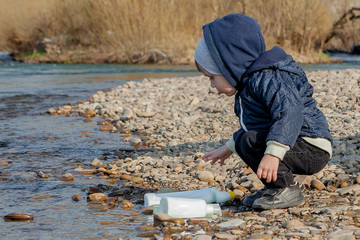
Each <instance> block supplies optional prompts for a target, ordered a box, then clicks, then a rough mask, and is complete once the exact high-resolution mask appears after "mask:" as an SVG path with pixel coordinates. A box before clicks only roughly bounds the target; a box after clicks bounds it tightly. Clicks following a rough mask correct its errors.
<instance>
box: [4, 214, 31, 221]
mask: <svg viewBox="0 0 360 240" xmlns="http://www.w3.org/2000/svg"><path fill="white" fill-rule="evenodd" d="M4 220H5V221H7V222H10V221H25V222H26V221H32V220H34V217H33V216H32V215H31V214H27V213H10V214H8V215H6V216H5V217H4Z"/></svg>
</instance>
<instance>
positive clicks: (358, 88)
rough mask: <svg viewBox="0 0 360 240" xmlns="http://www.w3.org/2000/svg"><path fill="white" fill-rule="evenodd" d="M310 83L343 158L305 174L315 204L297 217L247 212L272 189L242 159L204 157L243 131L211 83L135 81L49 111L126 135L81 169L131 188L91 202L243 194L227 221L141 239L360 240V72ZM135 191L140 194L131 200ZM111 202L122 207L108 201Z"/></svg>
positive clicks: (194, 223)
mask: <svg viewBox="0 0 360 240" xmlns="http://www.w3.org/2000/svg"><path fill="white" fill-rule="evenodd" d="M307 75H308V79H309V82H311V84H312V85H313V86H314V97H315V99H316V100H317V101H318V104H319V107H320V108H321V109H322V111H323V112H324V114H325V115H326V116H327V118H328V121H329V124H330V129H331V132H332V134H333V137H334V153H333V157H332V159H331V161H330V162H329V164H328V166H326V168H325V169H324V170H322V171H321V172H319V173H317V174H315V175H313V176H297V180H298V181H299V182H300V183H302V184H304V186H305V190H304V195H305V196H306V199H307V201H306V203H305V204H303V205H302V206H298V207H295V208H290V209H277V210H268V211H260V212H259V211H253V210H252V209H247V208H246V207H244V206H243V205H242V204H241V201H240V199H241V198H242V197H244V196H246V195H249V194H251V193H253V192H255V191H257V190H259V189H260V188H262V187H263V185H262V183H261V182H260V181H259V180H258V179H257V177H256V175H255V174H254V173H253V172H252V171H251V169H250V168H248V167H247V166H246V165H245V164H244V163H243V162H242V161H241V160H240V159H239V157H238V156H235V154H233V155H232V156H231V157H230V158H229V159H228V160H226V161H225V165H224V166H222V167H220V166H219V165H218V164H216V165H213V166H212V165H210V163H208V162H204V161H203V160H202V159H201V156H202V155H203V154H204V153H206V152H208V151H211V150H213V149H214V148H216V147H219V146H221V145H222V144H224V143H225V142H226V141H227V140H228V139H229V138H230V137H231V136H232V133H233V132H234V131H235V130H237V129H238V127H239V123H238V119H237V117H236V116H235V115H234V113H233V98H228V97H226V96H223V95H218V94H217V93H216V92H215V91H214V90H213V89H210V88H209V80H207V79H206V78H205V77H188V78H170V79H144V80H142V81H132V82H128V83H126V84H125V85H121V86H118V87H116V88H113V89H111V90H109V91H107V92H102V91H101V92H97V93H96V94H94V95H93V96H92V97H91V98H90V99H89V100H87V101H86V102H79V103H78V104H77V105H66V106H61V107H58V108H56V109H55V108H54V109H49V111H48V113H49V114H52V115H59V114H65V115H74V116H82V117H83V120H84V121H99V130H101V131H109V132H111V133H113V134H118V135H119V141H123V142H128V143H129V145H128V147H126V148H124V149H121V150H119V151H117V152H109V153H108V154H106V155H104V156H98V157H97V158H96V159H94V160H92V161H89V162H88V163H84V165H83V166H80V167H77V168H76V169H75V171H78V172H83V173H88V174H97V175H98V176H99V177H100V178H105V179H109V186H114V185H115V186H118V185H119V184H118V183H119V182H121V183H122V184H124V183H125V185H126V187H124V188H116V190H114V188H113V187H104V186H102V187H98V188H91V189H90V191H89V196H90V195H92V194H98V193H100V195H101V197H100V196H99V197H98V196H94V195H93V196H92V199H95V200H94V201H100V202H102V204H101V206H103V207H105V208H108V207H109V206H112V207H113V206H114V204H118V203H119V202H121V203H122V204H123V207H124V205H126V207H132V206H133V205H132V204H135V205H137V204H142V201H141V200H142V199H141V198H142V196H143V194H144V193H145V192H150V191H157V190H159V189H165V188H172V189H176V190H192V189H201V188H205V187H212V188H218V189H220V190H223V191H226V190H232V191H234V192H235V193H236V195H237V198H236V199H235V200H234V201H233V202H231V203H227V204H224V205H223V206H222V210H223V217H222V218H219V219H213V220H210V221H207V220H205V221H204V220H198V219H184V220H185V221H184V220H181V219H163V218H161V216H159V217H160V219H159V221H160V222H155V224H154V225H152V224H151V225H148V224H145V225H144V226H143V227H140V228H139V229H138V230H139V237H143V238H149V239H164V238H165V239H180V238H181V236H182V239H246V238H247V239H308V238H309V239H310V238H311V239H360V171H359V168H358V165H359V162H360V134H359V127H360V121H359V120H358V119H359V117H360V111H359V110H360V104H359V103H360V80H359V79H360V71H359V70H344V71H318V72H308V73H307ZM84 134H86V133H84ZM114 183H115V184H114ZM122 186H123V185H122ZM128 188H133V189H134V188H136V189H140V190H138V194H135V195H130V194H128V192H129V190H128ZM109 189H112V190H109ZM106 197H108V198H109V197H112V198H111V199H112V200H110V201H108V202H107V203H104V202H106V201H107V200H106ZM113 197H115V199H114V198H113ZM74 199H76V197H75V196H74ZM89 199H90V197H89ZM79 200H81V198H79V199H78V201H79ZM90 200H91V199H90ZM139 214H144V213H143V212H142V213H139Z"/></svg>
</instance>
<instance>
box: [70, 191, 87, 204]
mask: <svg viewBox="0 0 360 240" xmlns="http://www.w3.org/2000/svg"><path fill="white" fill-rule="evenodd" d="M83 198H84V197H83V196H82V195H81V194H80V193H77V194H75V195H74V196H72V197H71V199H72V200H73V201H74V202H78V201H80V200H81V199H83Z"/></svg>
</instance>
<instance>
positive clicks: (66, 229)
mask: <svg viewBox="0 0 360 240" xmlns="http://www.w3.org/2000/svg"><path fill="white" fill-rule="evenodd" d="M304 68H305V70H307V71H316V70H336V69H348V68H357V69H359V68H360V67H359V65H358V64H354V63H346V64H323V65H308V66H304ZM189 76H199V73H197V71H196V70H195V68H194V67H193V66H180V67H174V66H139V65H137V66H124V65H53V64H18V63H13V62H7V63H4V64H1V65H0V126H1V132H0V149H1V153H0V162H1V165H0V169H1V172H0V178H1V180H2V181H1V182H0V189H1V191H2V193H3V194H2V195H1V196H0V198H1V203H2V204H1V206H0V213H1V216H5V215H6V214H9V213H12V212H24V213H28V214H31V215H33V216H34V217H35V219H34V220H33V221H32V222H5V221H0V227H1V229H2V230H1V232H0V238H1V239H99V238H106V239H117V238H116V237H136V236H137V235H138V233H139V232H138V231H137V230H136V228H137V227H139V226H141V225H143V224H144V223H146V222H151V221H152V219H151V217H150V218H149V217H147V216H143V215H141V214H139V215H136V213H138V212H141V210H142V209H141V205H140V204H135V208H132V209H123V208H121V207H116V208H114V209H111V210H108V211H103V210H100V211H99V209H98V208H93V207H92V206H91V205H90V204H89V203H88V202H87V201H84V200H83V201H79V202H75V201H73V200H72V198H71V197H72V196H73V195H75V194H81V195H83V196H84V197H85V198H86V195H87V192H88V190H89V187H90V186H98V185H99V184H104V185H108V180H106V179H101V178H98V177H97V176H96V175H94V176H89V175H79V174H78V175H76V173H74V172H73V169H74V168H76V167H77V166H83V165H89V163H90V162H91V161H92V160H93V159H94V158H100V157H102V156H103V155H104V154H106V153H109V152H113V151H118V150H120V149H125V148H126V147H127V146H128V144H129V143H127V142H123V141H122V139H121V137H120V136H119V134H112V133H111V132H108V131H106V132H102V131H100V130H99V128H100V126H99V125H98V123H99V121H101V118H100V119H93V120H92V121H90V122H84V121H83V117H81V116H77V115H72V116H70V117H66V116H64V115H60V116H50V115H49V114H47V113H46V112H47V111H48V109H49V108H55V107H57V106H63V105H67V104H70V105H76V104H77V103H78V101H82V102H85V101H86V100H87V99H88V98H90V97H91V96H92V95H93V94H94V93H96V92H98V91H100V90H104V91H106V90H108V89H110V88H114V87H117V86H119V85H122V84H126V83H127V82H128V81H129V80H135V81H140V80H141V79H143V78H148V79H151V78H171V77H177V78H179V77H189ZM39 171H41V172H43V173H44V174H45V175H47V178H41V177H39V174H38V173H39ZM68 172H72V173H73V174H74V176H75V178H76V181H73V182H65V181H61V180H59V178H61V176H63V175H64V174H65V173H68Z"/></svg>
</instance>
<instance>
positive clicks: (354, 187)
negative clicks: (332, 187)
mask: <svg viewBox="0 0 360 240" xmlns="http://www.w3.org/2000/svg"><path fill="white" fill-rule="evenodd" d="M359 190H360V185H359V184H354V185H352V186H350V187H346V188H341V189H338V190H336V191H335V192H337V193H339V194H340V195H345V194H348V193H350V192H355V191H359Z"/></svg>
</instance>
